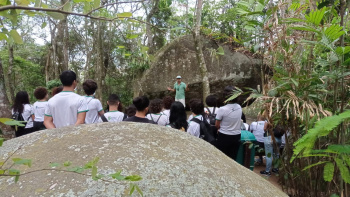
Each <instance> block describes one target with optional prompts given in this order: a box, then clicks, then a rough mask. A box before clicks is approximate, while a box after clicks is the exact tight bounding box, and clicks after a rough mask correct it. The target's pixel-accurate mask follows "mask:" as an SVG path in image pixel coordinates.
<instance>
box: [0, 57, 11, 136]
mask: <svg viewBox="0 0 350 197" xmlns="http://www.w3.org/2000/svg"><path fill="white" fill-rule="evenodd" d="M4 85H5V78H4V72H3V67H2V60H1V57H0V118H10V117H11V110H10V103H9V100H8V98H7V96H6V89H5V86H4ZM0 129H1V130H2V131H3V134H4V135H12V136H11V137H14V131H12V130H11V127H8V126H5V125H4V124H0Z"/></svg>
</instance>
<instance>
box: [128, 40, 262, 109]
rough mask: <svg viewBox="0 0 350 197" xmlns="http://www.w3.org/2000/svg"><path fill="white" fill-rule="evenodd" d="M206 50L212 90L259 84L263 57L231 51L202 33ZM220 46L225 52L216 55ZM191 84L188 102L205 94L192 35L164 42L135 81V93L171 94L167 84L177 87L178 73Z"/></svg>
mask: <svg viewBox="0 0 350 197" xmlns="http://www.w3.org/2000/svg"><path fill="white" fill-rule="evenodd" d="M202 42H203V53H204V57H205V62H206V65H207V69H208V75H209V82H210V90H211V93H213V94H218V96H220V93H221V92H222V91H223V89H224V88H225V86H227V85H234V86H237V87H240V88H243V87H250V88H257V85H260V84H261V77H260V76H261V65H262V60H261V59H254V58H252V57H250V56H247V55H245V54H243V53H241V52H232V50H230V49H229V47H228V46H226V45H219V44H217V43H216V42H215V41H214V40H211V39H208V38H204V37H202ZM219 46H222V47H223V49H224V55H216V53H215V52H214V53H213V51H216V50H217V49H218V48H219ZM177 75H181V76H182V81H183V82H185V83H186V84H188V85H189V88H190V91H189V92H187V93H186V102H188V101H189V100H190V99H191V98H202V83H201V81H202V78H201V74H200V70H199V66H198V63H197V59H196V53H195V49H194V42H193V37H192V35H187V36H183V37H180V38H178V39H176V40H174V41H172V42H171V43H169V44H168V45H166V46H164V47H163V48H162V49H161V50H160V51H159V52H158V53H157V54H156V55H155V61H154V62H153V63H152V65H151V67H150V69H148V70H146V71H145V72H144V74H143V76H142V78H141V79H140V80H137V81H135V84H134V97H136V96H139V95H147V96H149V97H150V98H163V97H164V96H165V95H172V94H173V93H170V92H168V91H167V87H168V86H170V87H171V88H173V87H174V83H175V81H176V79H175V78H176V76H177Z"/></svg>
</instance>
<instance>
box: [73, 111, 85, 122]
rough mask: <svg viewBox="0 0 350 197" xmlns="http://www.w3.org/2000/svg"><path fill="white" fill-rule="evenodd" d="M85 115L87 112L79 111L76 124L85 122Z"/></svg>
mask: <svg viewBox="0 0 350 197" xmlns="http://www.w3.org/2000/svg"><path fill="white" fill-rule="evenodd" d="M85 116H86V112H80V113H78V117H77V121H76V122H75V125H80V124H84V123H85Z"/></svg>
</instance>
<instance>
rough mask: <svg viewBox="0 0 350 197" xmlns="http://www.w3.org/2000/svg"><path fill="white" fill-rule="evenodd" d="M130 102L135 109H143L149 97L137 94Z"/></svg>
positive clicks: (146, 105) (147, 103)
mask: <svg viewBox="0 0 350 197" xmlns="http://www.w3.org/2000/svg"><path fill="white" fill-rule="evenodd" d="M132 103H133V104H134V105H135V107H136V109H137V111H143V110H144V109H146V108H147V107H148V105H149V99H148V98H147V97H146V96H139V97H136V98H134V100H132Z"/></svg>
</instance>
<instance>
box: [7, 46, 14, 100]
mask: <svg viewBox="0 0 350 197" xmlns="http://www.w3.org/2000/svg"><path fill="white" fill-rule="evenodd" d="M8 47H9V64H8V68H7V84H6V87H7V90H8V93H9V95H8V98H9V100H10V101H11V102H13V101H14V99H15V92H14V85H13V80H12V79H13V73H12V71H13V62H14V55H13V45H12V44H8Z"/></svg>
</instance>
